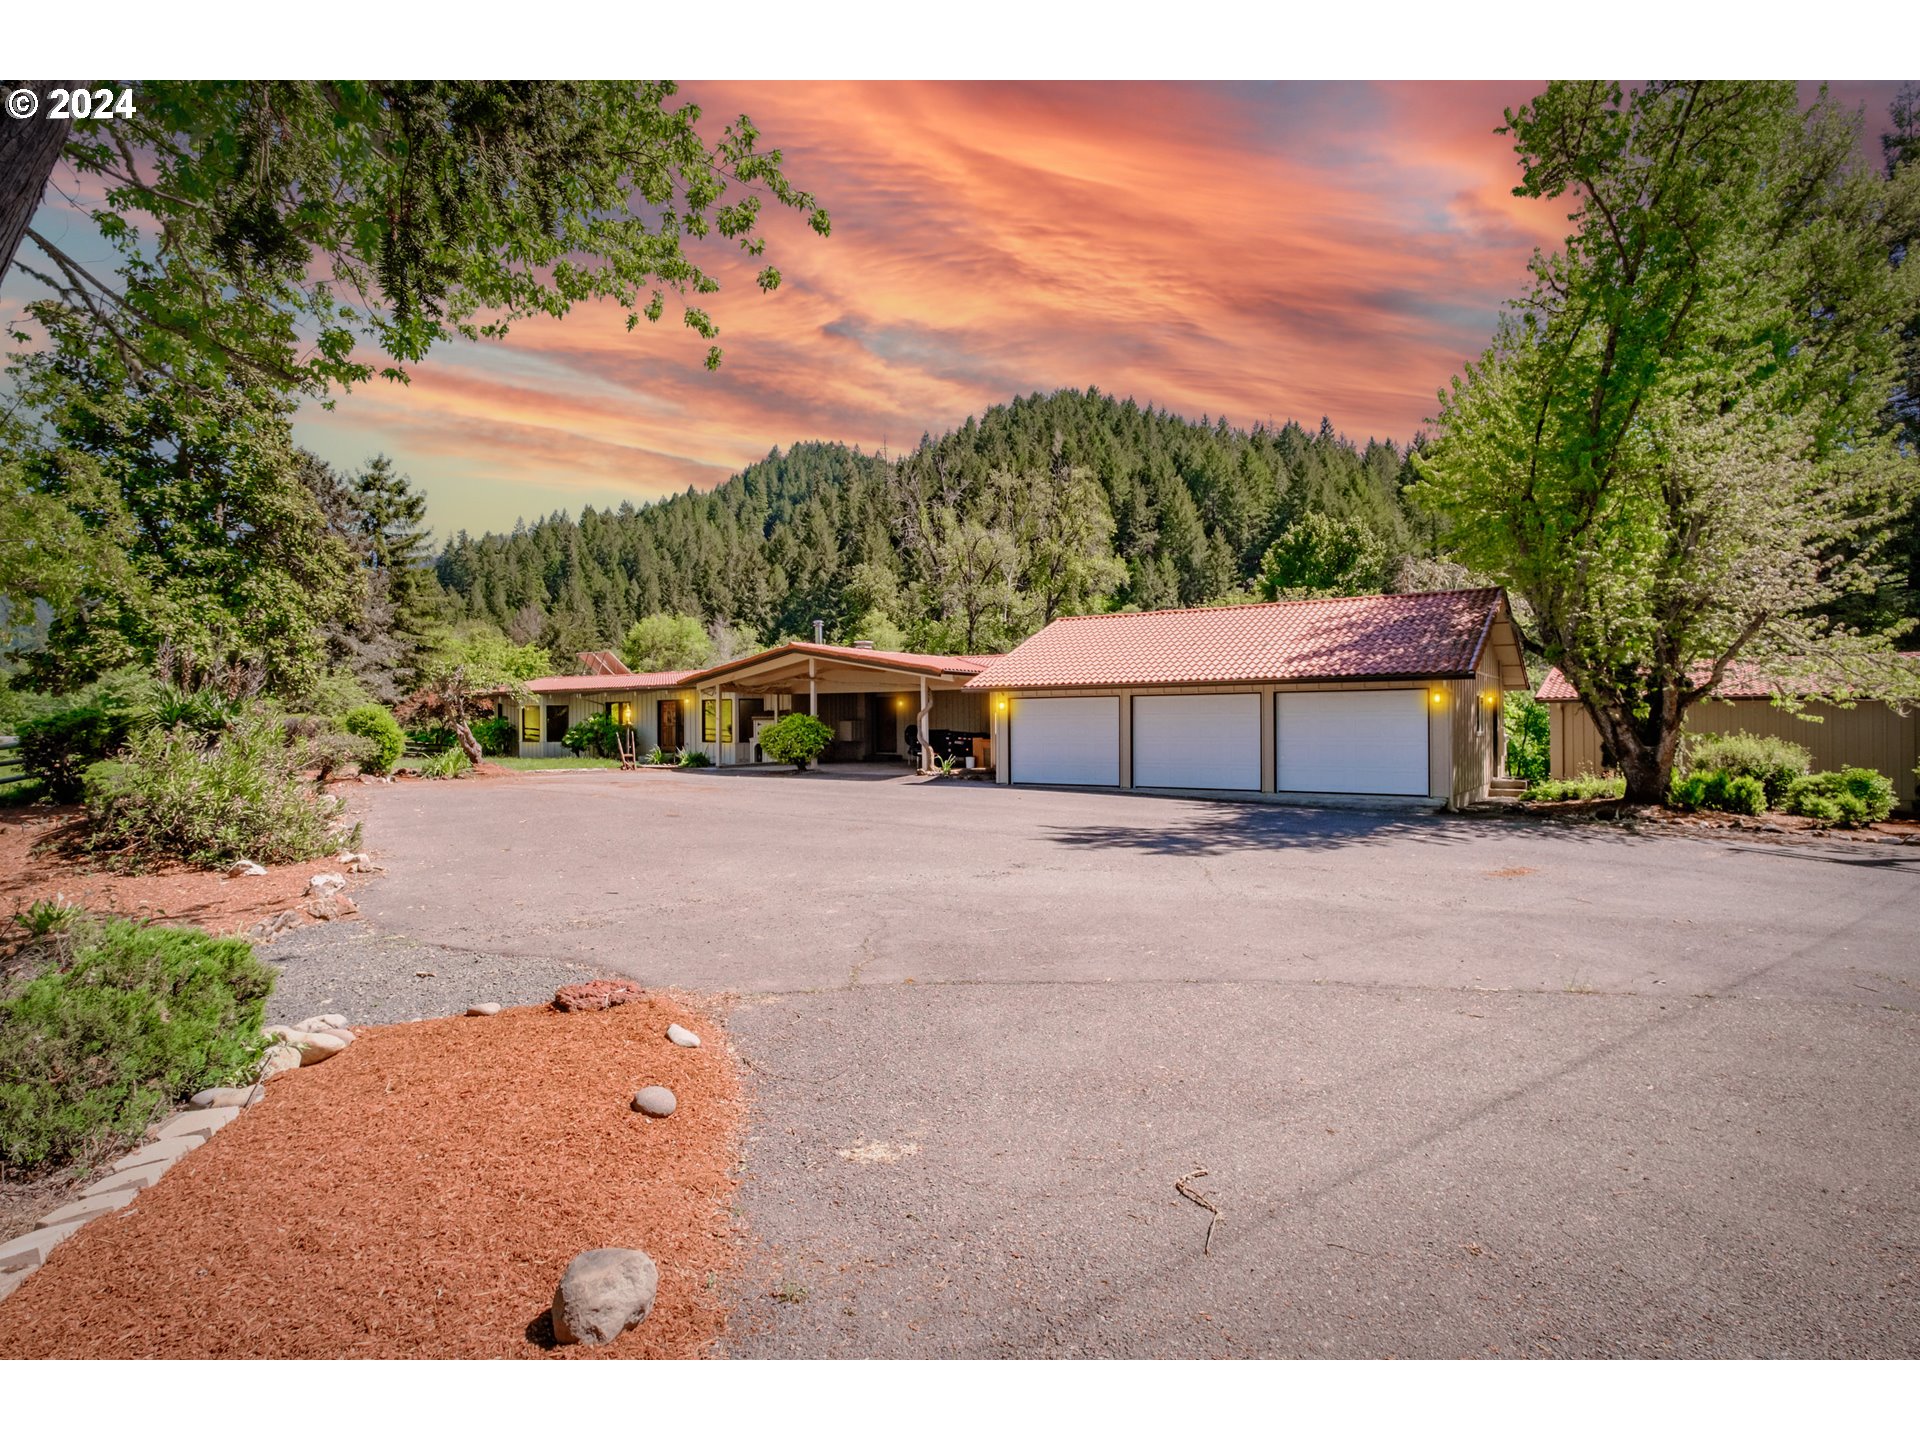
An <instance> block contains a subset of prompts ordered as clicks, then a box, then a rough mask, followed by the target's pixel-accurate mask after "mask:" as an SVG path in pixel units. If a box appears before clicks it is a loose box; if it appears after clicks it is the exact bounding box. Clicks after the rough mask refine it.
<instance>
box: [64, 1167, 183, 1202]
mask: <svg viewBox="0 0 1920 1440" xmlns="http://www.w3.org/2000/svg"><path fill="white" fill-rule="evenodd" d="M172 1166H173V1162H172V1161H171V1160H156V1161H154V1162H153V1163H152V1164H151V1165H136V1166H134V1167H133V1168H132V1169H131V1170H114V1171H111V1172H109V1173H108V1174H105V1175H102V1176H101V1177H100V1178H99V1179H98V1180H96V1181H94V1182H93V1183H92V1184H91V1185H89V1186H87V1188H86V1189H84V1190H82V1191H81V1192H80V1193H81V1195H83V1196H86V1197H88V1198H91V1197H93V1196H95V1195H104V1194H106V1193H107V1192H108V1191H109V1190H144V1189H146V1188H147V1186H149V1185H151V1184H153V1182H154V1181H156V1180H158V1179H159V1178H160V1177H161V1176H162V1175H164V1174H166V1173H167V1171H168V1170H169V1169H171V1168H172Z"/></svg>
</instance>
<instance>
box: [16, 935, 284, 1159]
mask: <svg viewBox="0 0 1920 1440" xmlns="http://www.w3.org/2000/svg"><path fill="white" fill-rule="evenodd" d="M49 949H50V951H51V956H50V963H49V964H48V965H47V967H46V968H45V970H44V971H43V972H42V973H41V974H39V975H38V976H37V977H36V978H34V979H33V980H30V981H29V982H28V983H27V984H26V985H25V986H24V987H23V988H22V989H21V990H20V991H19V992H18V993H17V994H15V995H13V996H12V997H11V998H9V999H7V1000H5V1001H0V1164H4V1165H5V1166H6V1167H7V1168H8V1169H10V1170H31V1169H37V1168H40V1167H43V1166H47V1165H58V1164H63V1163H65V1162H67V1161H70V1160H74V1159H84V1158H89V1157H91V1156H93V1155H96V1154H98V1153H99V1152H100V1151H102V1150H104V1149H105V1148H106V1145H107V1143H108V1142H110V1141H121V1140H126V1139H131V1138H133V1137H134V1136H137V1135H138V1134H139V1133H140V1132H141V1131H142V1130H144V1129H145V1128H146V1127H147V1125H148V1124H150V1123H151V1122H152V1121H153V1119H154V1117H155V1116H156V1115H158V1114H159V1113H160V1112H161V1111H163V1110H164V1109H166V1108H167V1107H169V1106H170V1105H172V1104H174V1103H176V1102H178V1101H180V1100H182V1099H184V1098H185V1097H186V1096H188V1095H191V1094H192V1093H193V1092H194V1091H195V1090H199V1089H203V1088H205V1087H206V1086H209V1085H219V1084H225V1083H228V1082H232V1081H238V1080H244V1079H245V1078H246V1077H247V1076H248V1075H249V1074H250V1073H251V1071H252V1067H253V1065H254V1063H255V1061H256V1060H257V1059H258V1057H259V1055H260V1052H261V1050H262V1049H263V1048H264V1046H265V1043H266V1042H265V1040H264V1038H263V1037H262V1035H261V1033H260V1022H261V1017H262V1013H263V1010H264V1007H265V1003H266V998H267V994H268V992H269V991H270V990H271V989H272V988H273V975H272V972H271V971H269V970H268V969H267V967H266V966H264V965H262V964H261V963H260V962H259V961H258V960H256V959H254V956H253V948H252V947H251V946H250V945H248V944H247V942H246V941H244V940H240V939H233V938H228V939H215V938H214V937H213V936H211V935H208V934H205V933H204V932H202V931H199V930H186V929H170V928H162V927H158V926H144V925H140V924H137V923H135V922H133V921H130V920H108V921H106V922H104V923H101V922H95V921H82V922H78V923H76V924H73V925H71V926H69V927H68V929H67V932H66V934H65V935H64V936H62V937H61V938H60V940H59V941H58V942H57V943H55V944H54V945H51V946H50V947H49Z"/></svg>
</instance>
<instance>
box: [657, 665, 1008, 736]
mask: <svg viewBox="0 0 1920 1440" xmlns="http://www.w3.org/2000/svg"><path fill="white" fill-rule="evenodd" d="M990 658H992V657H982V656H968V655H920V654H912V653H907V652H903V651H897V650H876V649H874V648H873V647H871V646H870V645H865V644H855V645H826V644H819V643H813V642H808V641H794V642H793V643H791V644H787V645H781V646H777V647H775V648H774V649H772V650H764V651H761V652H760V653H759V654H756V655H748V656H743V657H742V658H740V659H738V660H732V661H727V662H725V663H723V664H719V665H715V666H712V667H710V668H708V669H706V670H702V671H699V672H697V673H696V674H694V675H693V676H691V677H690V679H689V681H688V683H689V684H690V685H691V687H692V688H693V690H694V694H695V714H694V717H693V722H692V725H691V726H690V736H689V741H688V743H689V744H696V745H699V746H700V747H701V748H702V749H705V750H707V751H708V752H709V753H710V754H712V756H713V758H714V761H715V763H717V764H720V765H750V764H754V763H757V762H759V761H760V760H761V759H763V758H764V757H763V755H762V753H761V752H760V749H759V745H758V736H759V733H760V731H761V730H763V729H764V728H765V727H766V726H768V725H771V724H772V723H773V722H774V721H776V720H778V719H779V718H780V717H781V716H783V715H788V714H792V713H793V712H795V711H799V712H803V713H805V714H810V715H815V716H818V717H819V718H820V719H821V720H822V721H824V722H825V723H826V724H827V725H829V726H830V727H831V728H832V729H833V732H834V740H833V748H832V749H831V750H829V751H828V753H827V754H826V755H825V756H824V757H822V758H823V759H825V760H827V761H829V762H833V761H867V760H886V759H894V758H897V759H899V760H901V761H902V762H904V761H905V760H907V759H908V757H909V755H910V753H911V747H910V745H909V743H908V742H909V738H910V737H909V733H908V732H909V731H910V730H911V732H912V738H914V739H919V738H921V737H926V736H929V735H939V736H943V737H944V736H951V737H972V736H976V735H978V736H981V737H985V736H986V735H988V734H989V719H988V704H987V697H986V696H985V695H984V694H978V693H974V692H971V691H969V690H967V689H966V684H967V682H968V681H969V680H971V679H972V678H973V677H974V676H975V675H978V674H979V673H980V671H981V670H982V669H983V668H984V667H985V665H986V664H987V661H988V659H990ZM926 751H927V747H926V746H925V745H924V744H923V745H922V746H921V747H920V753H921V755H923V756H924V755H925V754H926Z"/></svg>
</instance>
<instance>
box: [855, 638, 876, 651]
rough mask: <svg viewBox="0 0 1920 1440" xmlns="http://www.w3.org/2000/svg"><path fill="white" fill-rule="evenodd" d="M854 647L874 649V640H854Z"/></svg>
mask: <svg viewBox="0 0 1920 1440" xmlns="http://www.w3.org/2000/svg"><path fill="white" fill-rule="evenodd" d="M853 648H854V649H856V650H871V649H873V641H871V640H856V641H854V642H853Z"/></svg>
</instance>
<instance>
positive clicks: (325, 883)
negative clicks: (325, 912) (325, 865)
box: [307, 873, 347, 896]
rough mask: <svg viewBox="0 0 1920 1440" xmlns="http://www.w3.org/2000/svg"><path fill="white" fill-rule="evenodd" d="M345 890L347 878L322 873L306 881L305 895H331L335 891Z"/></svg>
mask: <svg viewBox="0 0 1920 1440" xmlns="http://www.w3.org/2000/svg"><path fill="white" fill-rule="evenodd" d="M346 888H347V877H346V876H344V875H333V874H327V873H322V874H319V875H316V876H314V877H313V878H312V879H311V880H309V881H307V894H309V895H319V896H325V895H331V894H333V892H334V891H336V890H344V889H346Z"/></svg>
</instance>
